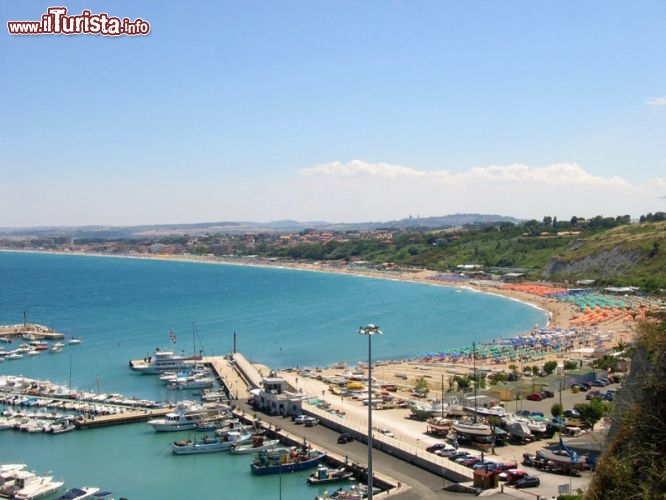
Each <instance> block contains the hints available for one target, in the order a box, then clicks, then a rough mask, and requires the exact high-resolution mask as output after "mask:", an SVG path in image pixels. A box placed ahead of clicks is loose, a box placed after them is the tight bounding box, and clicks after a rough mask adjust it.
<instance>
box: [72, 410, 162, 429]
mask: <svg viewBox="0 0 666 500" xmlns="http://www.w3.org/2000/svg"><path fill="white" fill-rule="evenodd" d="M172 410H173V408H159V409H133V410H128V411H125V412H123V413H119V414H115V415H95V416H90V417H86V418H84V419H83V420H78V421H76V422H75V425H76V427H77V429H95V428H97V427H107V426H109V425H121V424H135V423H137V422H147V421H148V420H151V419H153V418H157V417H161V416H163V415H166V414H167V413H169V412H170V411H172Z"/></svg>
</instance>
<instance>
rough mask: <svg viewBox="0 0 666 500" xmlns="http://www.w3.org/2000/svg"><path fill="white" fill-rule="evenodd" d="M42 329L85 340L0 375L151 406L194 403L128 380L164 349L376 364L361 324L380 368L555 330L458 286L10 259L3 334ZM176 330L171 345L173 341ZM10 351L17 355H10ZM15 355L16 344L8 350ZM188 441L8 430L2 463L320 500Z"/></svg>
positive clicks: (163, 264) (2, 270) (173, 493)
mask: <svg viewBox="0 0 666 500" xmlns="http://www.w3.org/2000/svg"><path fill="white" fill-rule="evenodd" d="M24 318H26V319H27V321H28V322H31V323H39V324H42V325H46V326H48V327H50V328H52V329H54V330H56V331H59V332H62V333H64V334H65V340H69V339H70V338H77V339H80V340H81V343H80V344H79V345H67V347H66V348H65V349H64V350H63V351H62V352H60V353H42V354H41V355H39V356H32V357H25V358H24V359H20V360H14V361H5V362H3V363H0V375H22V376H25V377H30V378H35V379H48V380H50V381H52V382H55V383H59V384H62V385H65V386H68V387H72V388H76V389H79V390H82V391H91V392H98V393H121V394H124V395H127V396H136V397H138V398H145V399H153V400H160V401H163V400H172V401H173V400H177V399H179V398H180V399H182V398H188V397H191V396H189V395H188V394H182V393H180V392H181V391H178V392H179V394H174V392H175V391H169V390H167V389H165V387H164V385H163V384H162V383H161V382H160V381H159V380H158V379H157V377H153V376H148V375H140V374H137V373H136V372H133V371H132V370H131V369H130V368H129V361H130V360H131V359H139V358H144V357H146V356H149V355H151V354H152V353H153V352H154V351H155V348H156V347H160V348H168V349H170V350H175V351H178V352H181V351H182V352H184V353H186V354H189V353H192V352H195V353H197V354H203V355H204V356H213V355H223V354H226V353H229V352H231V351H232V350H233V348H234V338H235V339H236V349H237V351H239V352H241V353H243V354H244V355H245V356H246V357H247V358H248V359H249V360H251V361H254V362H259V363H262V364H265V365H267V366H269V367H271V368H275V369H282V368H296V367H299V368H304V367H312V368H316V367H325V366H328V365H331V364H333V363H338V362H345V363H347V364H349V365H354V364H355V363H357V362H366V361H367V337H362V336H361V335H359V334H358V329H359V327H360V326H365V325H368V324H371V323H372V324H376V325H378V326H380V328H381V330H382V332H383V335H381V336H375V337H373V339H372V359H373V361H380V360H400V359H409V358H414V357H417V356H422V355H428V354H433V353H438V352H442V351H445V350H450V349H456V348H462V347H467V346H470V345H471V344H472V342H484V341H490V340H491V339H493V338H499V337H509V336H515V335H519V334H522V333H525V332H527V331H530V330H531V329H532V328H534V327H535V325H536V326H546V324H547V321H548V316H547V314H546V313H545V312H544V311H543V310H541V309H538V308H536V307H533V306H530V305H528V304H524V303H521V302H518V301H514V300H510V299H506V298H504V297H500V296H498V295H492V294H485V293H479V292H476V291H473V290H470V289H466V288H462V287H449V286H437V285H431V284H424V283H415V282H408V281H401V280H395V279H381V278H373V277H366V276H354V275H348V274H338V273H327V272H316V271H300V270H294V269H285V268H278V267H261V266H241V265H228V264H219V263H202V262H187V261H180V260H178V261H167V260H158V259H142V258H126V257H107V256H82V255H66V254H64V255H63V254H46V253H22V252H0V324H3V325H10V324H17V323H23V321H24ZM171 332H173V333H174V334H175V335H172V334H171ZM8 345H9V346H11V345H12V344H8ZM0 346H2V347H6V346H7V345H6V344H0ZM185 437H187V433H155V432H154V431H153V430H152V428H150V427H149V426H148V425H147V424H145V423H138V424H131V425H121V426H116V427H107V428H100V429H94V430H86V431H77V432H70V433H66V434H60V435H55V436H54V435H45V434H27V433H21V432H17V431H7V430H5V431H0V463H16V462H20V463H27V464H28V465H29V467H30V468H31V469H32V470H35V471H36V472H38V473H47V472H48V473H49V474H50V475H53V476H54V477H55V478H56V479H58V480H62V481H65V483H66V485H65V486H66V487H67V488H73V487H77V486H98V487H101V488H103V489H107V490H111V491H113V492H114V495H115V498H116V499H118V498H120V497H124V498H127V499H130V500H138V499H141V500H152V499H166V498H168V499H194V498H197V499H217V498H230V499H231V498H234V499H236V498H238V499H245V498H257V499H263V498H267V499H270V498H285V499H286V498H289V499H304V500H305V499H308V500H311V499H312V498H314V497H315V495H317V494H320V493H322V492H323V491H324V489H326V488H324V487H319V488H317V487H312V486H308V485H307V484H306V482H305V479H306V477H307V475H308V473H307V472H301V473H293V474H287V475H282V476H281V477H275V476H261V477H257V476H252V475H251V474H250V467H249V461H250V458H249V457H248V456H242V455H241V456H235V455H229V454H226V453H215V454H209V455H199V456H197V455H189V456H174V455H172V454H171V452H170V448H169V444H170V443H171V441H173V440H175V439H183V438H185Z"/></svg>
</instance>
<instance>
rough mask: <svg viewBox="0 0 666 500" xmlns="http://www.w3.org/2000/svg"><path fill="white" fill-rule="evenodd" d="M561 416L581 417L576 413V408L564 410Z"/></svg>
mask: <svg viewBox="0 0 666 500" xmlns="http://www.w3.org/2000/svg"><path fill="white" fill-rule="evenodd" d="M562 416H564V417H566V418H581V417H580V413H578V412H577V411H576V410H564V411H563V412H562Z"/></svg>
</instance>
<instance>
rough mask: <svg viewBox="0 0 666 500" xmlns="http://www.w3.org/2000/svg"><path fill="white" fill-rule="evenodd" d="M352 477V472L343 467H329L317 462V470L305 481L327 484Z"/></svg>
mask: <svg viewBox="0 0 666 500" xmlns="http://www.w3.org/2000/svg"><path fill="white" fill-rule="evenodd" d="M353 477H354V474H353V472H351V471H348V470H347V469H345V468H344V467H337V468H329V467H327V466H326V465H324V464H319V465H318V466H317V470H316V471H314V472H312V473H311V474H310V475H309V476H308V478H307V480H306V481H307V482H308V484H327V483H337V482H340V481H347V480H349V479H352V478H353Z"/></svg>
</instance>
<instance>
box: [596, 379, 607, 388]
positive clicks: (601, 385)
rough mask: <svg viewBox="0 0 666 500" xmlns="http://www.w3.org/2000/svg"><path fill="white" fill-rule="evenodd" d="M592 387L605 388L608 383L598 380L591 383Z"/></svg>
mask: <svg viewBox="0 0 666 500" xmlns="http://www.w3.org/2000/svg"><path fill="white" fill-rule="evenodd" d="M592 385H593V386H594V387H606V386H607V385H608V381H605V380H602V379H600V378H598V379H597V380H595V381H594V382H592Z"/></svg>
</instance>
